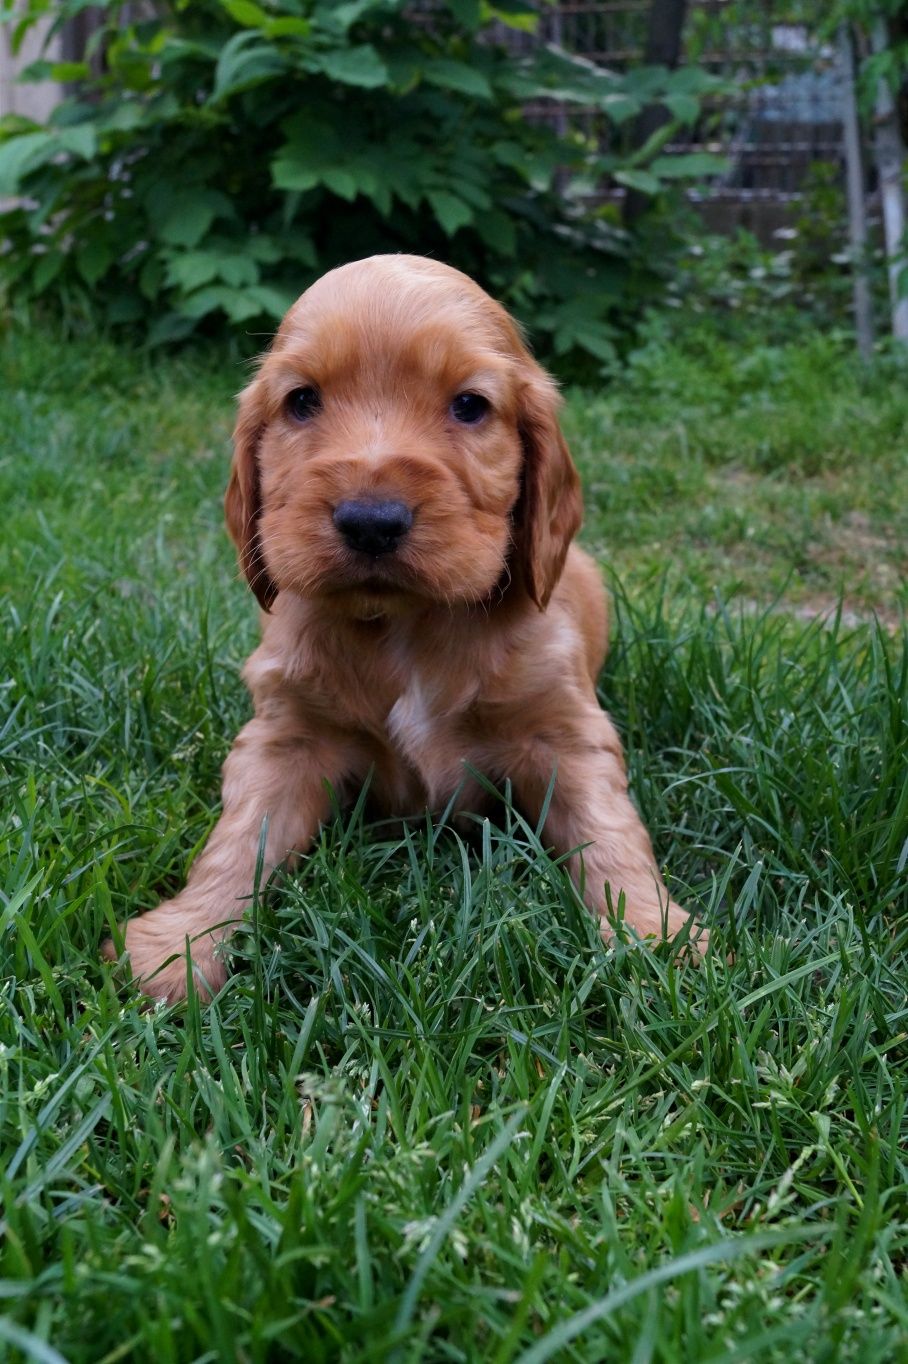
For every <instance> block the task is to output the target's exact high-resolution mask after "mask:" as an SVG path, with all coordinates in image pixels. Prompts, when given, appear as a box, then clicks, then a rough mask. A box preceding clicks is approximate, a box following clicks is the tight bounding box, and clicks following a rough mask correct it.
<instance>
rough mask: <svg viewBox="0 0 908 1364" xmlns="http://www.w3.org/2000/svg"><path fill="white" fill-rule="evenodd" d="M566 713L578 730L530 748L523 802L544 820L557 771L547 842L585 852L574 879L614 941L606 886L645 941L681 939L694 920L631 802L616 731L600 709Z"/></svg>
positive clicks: (520, 775)
mask: <svg viewBox="0 0 908 1364" xmlns="http://www.w3.org/2000/svg"><path fill="white" fill-rule="evenodd" d="M564 710H565V713H568V714H570V715H571V723H570V726H569V727H564V728H563V730H562V732H560V733H557V732H556V733H555V734H549V735H547V736H546V741H545V742H544V743H532V744H530V745H529V746H527V747H525V748H524V751H523V755H522V761H521V763H520V764H519V765H515V774H516V775H515V792H516V794H517V796H518V799H519V800H520V802H521V804H522V805H523V806H524V808H525V809H526V810H527V813H528V814H529V815H530V816H531V817H535V818H538V815H539V813H540V812H541V809H542V804H543V800H544V798H545V793H546V791H547V790H548V786H549V783H550V781H551V777H552V772H553V770H554V771H555V774H556V775H555V786H554V790H553V793H552V800H551V803H550V805H549V810H548V815H547V817H546V822H545V828H544V831H543V834H544V838H545V841H546V842H547V843H548V844H550V845H551V846H553V847H554V849H555V852H556V853H557V854H558V855H563V854H564V853H567V852H569V851H570V850H571V849H572V848H577V847H580V848H582V852H581V853H579V854H575V855H574V856H572V857H571V858H570V861H569V866H570V871H571V875H572V877H573V879H574V881H575V882H577V883H578V884H579V883H580V880H581V870H582V874H583V881H584V896H585V899H586V902H587V904H588V905H589V907H590V909H592V910H593V912H594V913H595V914H598V915H599V920H600V925H601V928H602V933H603V936H604V937H605V938H606V939H608V938H609V937H610V936H611V933H610V927H609V923H608V919H607V917H606V914H607V909H608V901H607V897H606V890H605V887H606V885H607V886H608V887H609V892H610V896H611V903H612V906H613V908H614V909H615V910H617V908H618V897H619V895H620V894H621V893H622V892H623V893H624V899H625V911H624V919H625V922H626V923H627V924H628V925H629V926H630V927H631V928H632V929H633V930H634V931H635V932H636V933H637V934H638V935H639V936H640V937H651V936H656V937H660V938H661V937H663V936H665V935H667V936H668V937H673V936H674V935H675V934H676V933H678V932H679V931H680V929H682V928H683V927H684V925H685V924H686V923H687V921H688V918H689V917H690V916H689V915H688V914H687V913H686V911H685V910H683V909H682V908H681V906H680V905H678V904H676V903H675V902H674V901H673V900H672V899H671V897H670V896H669V893H668V891H667V890H666V888H665V884H664V882H663V880H662V877H661V875H660V873H659V868H658V866H657V864H656V859H655V857H654V855H653V848H652V844H651V842H650V838H649V834H648V833H647V831H646V829H645V828H644V826H643V822H642V821H641V819H640V816H639V815H638V813H637V811H636V809H635V808H634V806H633V804H632V803H631V800H630V797H629V796H628V793H627V774H626V771H625V766H624V756H623V754H622V751H621V741H620V740H619V738H618V735H617V733H616V731H615V727H614V725H613V724H612V722H611V720H610V719H609V718H608V716H607V715H605V714H604V713H603V711H601V710H600V709H599V707H598V705H596V706H594V705H592V704H591V705H589V706H586V707H583V706H581V705H577V704H576V703H575V704H574V705H573V706H570V707H565V708H564ZM581 858H582V868H581ZM694 936H695V935H693V934H692V939H693V937H694ZM705 945H706V935H705V933H701V934H700V936H699V939H698V942H697V946H698V947H699V949H700V950H701V951H702V950H704V949H705Z"/></svg>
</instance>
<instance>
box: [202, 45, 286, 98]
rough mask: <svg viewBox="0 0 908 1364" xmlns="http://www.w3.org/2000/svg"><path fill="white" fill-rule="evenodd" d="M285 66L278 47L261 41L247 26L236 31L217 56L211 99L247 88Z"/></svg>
mask: <svg viewBox="0 0 908 1364" xmlns="http://www.w3.org/2000/svg"><path fill="white" fill-rule="evenodd" d="M286 68H287V63H286V61H285V59H284V58H283V57H282V56H281V54H280V53H279V52H278V51H277V49H276V48H275V47H274V46H273V45H272V44H270V43H263V42H261V41H260V39H259V36H258V34H257V33H254V32H251V31H250V30H248V29H247V30H246V31H245V32H243V33H235V34H234V36H233V37H232V38H231V39H230V40H229V41H228V42H227V43H225V45H224V47H223V49H222V51H221V55H220V57H219V58H218V63H217V66H216V68H215V74H214V90H213V91H212V94H211V99H212V101H216V100H221V99H226V98H227V96H228V95H234V94H236V93H237V92H238V91H240V90H248V89H249V87H250V86H252V85H256V84H257V83H258V82H259V81H263V80H267V79H268V77H269V76H276V75H279V74H280V73H281V72H283V71H285V70H286Z"/></svg>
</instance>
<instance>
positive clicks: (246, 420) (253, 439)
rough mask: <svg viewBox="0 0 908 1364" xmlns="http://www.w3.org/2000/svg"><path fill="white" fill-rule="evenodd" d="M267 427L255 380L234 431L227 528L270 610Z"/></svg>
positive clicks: (248, 575) (261, 601) (273, 594)
mask: <svg viewBox="0 0 908 1364" xmlns="http://www.w3.org/2000/svg"><path fill="white" fill-rule="evenodd" d="M263 427H264V416H263V413H262V400H261V390H260V387H259V382H258V380H257V379H256V380H254V381H253V382H252V383H251V384H250V385H249V387H248V388H247V389H246V390H245V391H244V392H243V393H242V394H241V395H240V410H239V414H238V416H237V421H236V427H235V429H234V432H233V463H232V464H231V466H230V481H229V482H228V484H227V492H226V494H225V496H224V515H225V516H226V518H227V529H228V530H229V532H230V537H231V539H232V540H233V543H234V544H235V545H236V547H237V553H238V555H239V560H240V568H241V569H242V570H243V572H244V573H245V575H246V579H247V581H248V583H249V586H250V587H251V588H252V590H253V592H254V593H255V595H256V596H257V597H258V599H259V604H260V605H261V607H262V610H264V611H269V610H270V609H271V605H272V602H273V601H274V599H275V597H276V596H277V587H276V586H275V584H274V582H273V580H272V578H271V575H270V574H269V572H268V569H267V567H266V564H265V555H264V552H263V550H262V543H261V539H260V537H259V517H260V516H261V513H262V498H261V490H260V486H259V483H260V480H259V461H258V447H259V441H260V440H261V436H262V430H263Z"/></svg>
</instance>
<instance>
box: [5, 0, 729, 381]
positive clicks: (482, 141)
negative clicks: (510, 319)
mask: <svg viewBox="0 0 908 1364" xmlns="http://www.w3.org/2000/svg"><path fill="white" fill-rule="evenodd" d="M6 3H7V5H9V0H6ZM49 8H50V9H51V12H52V13H53V14H54V16H55V20H54V22H55V24H56V25H59V24H60V23H61V22H63V21H64V20H65V18H66V17H67V16H68V15H71V14H73V13H75V12H77V11H78V10H80V9H82V8H84V5H83V3H82V0H65V3H62V4H61V3H57V4H55V5H53V6H49V4H48V0H31V3H30V4H29V5H27V6H25V7H24V13H23V7H18V8H17V15H18V16H19V22H18V23H17V24H16V25H15V27H14V28H13V41H14V44H15V43H17V42H18V41H20V39H21V36H22V34H23V32H24V31H25V30H26V28H27V27H28V26H29V25H30V24H33V23H34V22H35V19H36V18H37V17H38V16H39V15H40V14H41V13H42V12H45V11H47V10H48V9H49ZM99 8H100V11H101V12H102V14H103V18H104V27H103V29H102V31H101V32H100V33H99V35H97V37H96V39H95V43H94V50H93V52H92V53H90V54H89V60H87V61H86V62H85V63H81V64H78V65H75V64H72V63H68V64H64V65H62V66H61V65H56V66H55V65H53V64H51V63H48V62H41V63H38V64H37V65H36V66H33V67H32V68H30V73H29V74H30V75H32V76H34V77H48V76H51V77H54V78H56V79H60V80H66V81H68V82H75V83H76V93H75V94H74V95H72V96H71V97H69V98H67V99H66V100H65V102H64V103H62V104H61V105H60V106H59V107H58V108H57V109H56V110H55V112H54V114H53V116H52V118H51V120H50V121H49V123H48V124H47V125H46V126H43V127H41V126H38V125H36V124H33V123H29V122H27V121H25V120H23V119H21V118H7V119H6V120H5V121H4V122H3V124H2V126H0V138H2V140H0V195H4V194H5V195H18V196H20V197H19V198H18V199H17V200H15V201H14V202H13V205H12V206H11V207H8V208H7V210H6V211H5V212H4V213H3V214H2V215H0V220H2V227H3V235H4V237H5V239H6V240H5V243H4V247H3V253H2V255H0V272H2V275H3V277H4V278H5V280H6V282H7V287H8V290H9V291H10V293H11V294H12V295H13V296H19V297H27V298H31V297H35V296H39V295H45V296H48V297H50V298H52V299H53V300H54V301H55V302H56V303H57V304H60V303H61V302H66V303H69V304H72V303H73V301H75V302H77V303H78V304H79V306H84V305H85V304H86V303H87V305H88V306H89V307H90V308H91V309H92V313H93V315H97V313H100V315H101V317H102V318H103V319H104V320H105V321H106V322H107V323H109V324H124V325H132V326H134V327H136V328H137V329H139V330H141V331H142V332H144V333H146V334H147V335H148V337H149V339H150V340H151V341H153V342H163V341H169V340H174V339H179V338H182V337H184V336H187V335H188V334H190V333H191V332H193V331H194V330H196V329H199V328H203V329H206V330H212V329H214V328H216V327H217V326H218V325H223V323H224V321H225V319H226V320H227V321H229V322H230V323H232V324H248V325H249V326H250V327H252V326H256V325H264V326H268V327H270V326H271V325H272V324H273V321H274V319H276V318H278V317H279V316H280V315H281V314H282V312H283V311H284V310H285V308H286V307H287V305H288V304H289V303H290V301H291V300H292V299H293V298H294V297H296V295H297V294H298V293H299V292H300V290H301V289H302V288H303V287H305V285H306V284H307V283H308V282H309V281H310V280H311V279H312V278H313V277H314V276H315V275H317V274H319V273H321V272H322V271H323V270H325V269H327V268H330V267H331V266H333V265H336V264H338V263H339V262H341V261H344V260H347V259H350V258H355V257H359V256H363V255H367V254H370V253H372V252H377V251H416V252H420V253H429V254H436V255H438V256H441V257H443V258H445V259H447V260H449V261H451V262H452V263H453V264H455V265H457V266H459V267H461V268H463V269H465V270H467V271H468V272H469V273H471V274H473V275H475V276H476V277H478V278H479V279H480V280H482V281H483V283H484V284H485V285H486V286H487V287H488V288H490V289H491V290H492V291H493V292H494V293H495V294H497V295H498V296H499V297H501V298H502V299H503V300H504V301H505V303H506V304H507V305H508V306H509V307H511V308H512V309H513V310H514V311H515V312H516V313H517V314H518V316H523V317H524V318H526V319H527V320H531V321H532V325H533V328H534V332H535V333H536V334H537V335H540V334H541V336H540V339H541V342H542V347H543V349H547V350H548V351H549V353H550V354H551V353H554V354H555V355H561V356H567V355H572V356H573V357H574V358H576V357H577V353H578V352H583V353H585V354H586V355H587V357H594V358H595V361H596V362H597V363H602V362H608V361H609V360H610V359H611V357H612V356H613V353H614V348H615V345H616V342H617V341H618V340H619V338H620V335H621V331H622V328H623V327H626V326H627V320H628V319H629V318H630V317H632V316H634V315H635V314H636V313H637V312H638V311H639V307H640V304H641V302H643V301H645V300H646V299H648V298H650V297H652V296H653V293H654V291H655V290H657V288H658V276H659V271H658V263H657V264H655V265H654V264H653V261H652V258H650V259H645V258H644V256H645V253H642V252H640V251H639V250H637V251H635V249H634V244H633V243H632V242H631V241H630V240H629V239H628V237H627V236H626V234H624V233H623V232H622V231H621V230H620V229H619V227H618V226H617V225H616V222H615V219H614V214H613V213H611V212H610V210H608V209H602V208H600V209H598V210H596V209H591V208H589V206H588V205H589V190H590V188H591V187H593V186H595V185H596V184H598V183H601V180H602V178H603V176H605V175H609V176H611V177H612V178H613V179H614V180H615V181H617V182H619V183H623V184H624V185H626V186H631V187H636V188H640V189H643V190H644V191H645V192H647V193H650V194H653V195H655V194H657V193H658V191H659V190H660V189H661V187H662V186H663V185H664V184H665V183H666V182H667V181H669V180H671V181H677V180H678V179H679V178H683V177H685V176H690V175H695V174H699V173H702V172H703V171H705V170H707V169H712V168H713V167H712V166H710V165H707V164H706V163H707V162H710V161H711V158H704V157H683V156H682V157H668V156H664V155H661V154H660V151H661V148H662V147H663V146H664V145H665V142H666V141H667V139H668V138H669V137H670V136H671V135H672V133H673V131H674V130H675V129H676V128H677V126H678V123H679V122H691V121H693V120H694V119H695V118H696V117H697V114H698V111H699V96H700V95H701V94H702V93H703V91H704V90H706V89H712V88H713V87H714V84H715V82H714V81H713V80H712V78H710V77H708V76H705V75H704V74H703V73H702V72H699V71H697V70H695V69H687V70H682V71H678V72H674V73H670V72H667V71H664V70H662V69H658V68H646V69H639V70H636V71H633V72H630V73H628V74H626V75H622V76H618V75H615V74H614V73H611V72H607V71H604V70H602V69H599V68H596V67H594V66H592V65H591V64H590V63H588V62H586V61H584V60H582V59H580V58H574V57H571V56H569V55H567V54H565V53H563V52H561V51H557V50H554V49H547V48H543V47H541V46H539V45H538V44H535V43H532V42H529V43H526V44H525V46H526V51H520V52H515V51H511V50H509V48H508V47H507V46H506V45H504V43H503V41H502V34H503V33H504V32H506V28H505V26H506V25H510V26H511V27H512V28H515V27H516V28H524V29H529V28H532V26H533V24H534V23H535V21H536V19H537V17H538V16H536V15H535V14H534V12H533V9H532V7H531V6H530V5H528V4H525V3H522V0H500V2H499V3H496V4H495V5H490V4H486V3H480V0H447V3H438V4H434V5H432V6H431V7H428V6H423V7H420V8H418V9H416V10H415V12H414V7H410V8H407V6H406V5H405V4H404V3H403V2H402V0H351V2H350V3H343V4H337V3H319V2H318V0H261V3H256V0H192V3H191V4H188V3H185V0H176V3H172V4H166V3H162V4H160V5H157V6H155V10H154V12H153V17H151V18H145V19H141V20H137V19H135V18H134V17H132V16H134V15H135V11H136V8H137V7H136V6H129V5H125V4H123V3H122V0H109V2H108V3H106V4H103V5H101V6H100V7H99ZM138 8H139V9H141V7H138ZM12 17H13V16H12V15H11V14H9V13H8V14H7V15H6V18H7V19H8V20H11V19H12ZM99 72H100V74H99ZM556 98H557V99H558V100H561V101H567V102H568V104H569V106H570V107H571V108H572V109H573V110H575V111H576V113H577V115H578V119H579V123H578V124H573V123H572V124H570V126H568V128H567V129H563V128H562V129H561V130H560V131H558V132H556V131H554V130H553V128H552V127H551V126H547V124H546V122H545V121H544V120H539V119H536V120H531V119H528V118H527V117H525V116H524V110H525V109H526V108H527V106H530V105H534V104H535V105H536V106H537V107H538V106H539V102H540V101H546V100H549V101H551V100H553V99H556ZM653 100H658V101H660V102H662V103H664V104H665V105H667V107H668V108H669V110H670V112H671V114H672V117H673V120H674V122H672V123H670V124H668V125H667V126H666V127H665V128H663V129H660V132H659V134H658V135H657V136H656V137H654V138H652V139H651V140H650V142H649V143H648V144H647V145H646V146H644V147H642V148H636V149H635V148H634V147H633V146H632V137H631V135H630V130H631V129H632V127H633V120H634V118H635V117H636V115H637V114H638V113H639V112H640V110H641V109H642V108H643V107H644V106H645V104H646V103H647V102H649V101H653ZM549 122H551V120H549ZM581 125H582V126H581ZM603 134H605V141H606V143H607V145H608V147H609V150H608V152H607V153H603V151H602V150H601V147H602V144H603Z"/></svg>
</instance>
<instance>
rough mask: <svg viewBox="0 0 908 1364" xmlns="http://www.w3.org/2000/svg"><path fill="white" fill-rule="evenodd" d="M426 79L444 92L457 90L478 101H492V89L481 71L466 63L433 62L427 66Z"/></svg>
mask: <svg viewBox="0 0 908 1364" xmlns="http://www.w3.org/2000/svg"><path fill="white" fill-rule="evenodd" d="M424 74H425V79H426V80H427V81H428V83H429V84H430V85H437V86H439V87H440V88H441V89H443V90H457V91H458V92H459V93H460V94H462V95H472V96H475V98H476V99H491V98H492V87H491V85H490V84H489V82H488V80H487V79H486V77H485V76H484V75H483V74H482V72H481V71H477V70H476V68H475V67H472V66H467V65H466V63H465V62H452V61H441V60H439V61H433V62H430V63H429V65H427V66H426V69H425V73H424Z"/></svg>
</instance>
